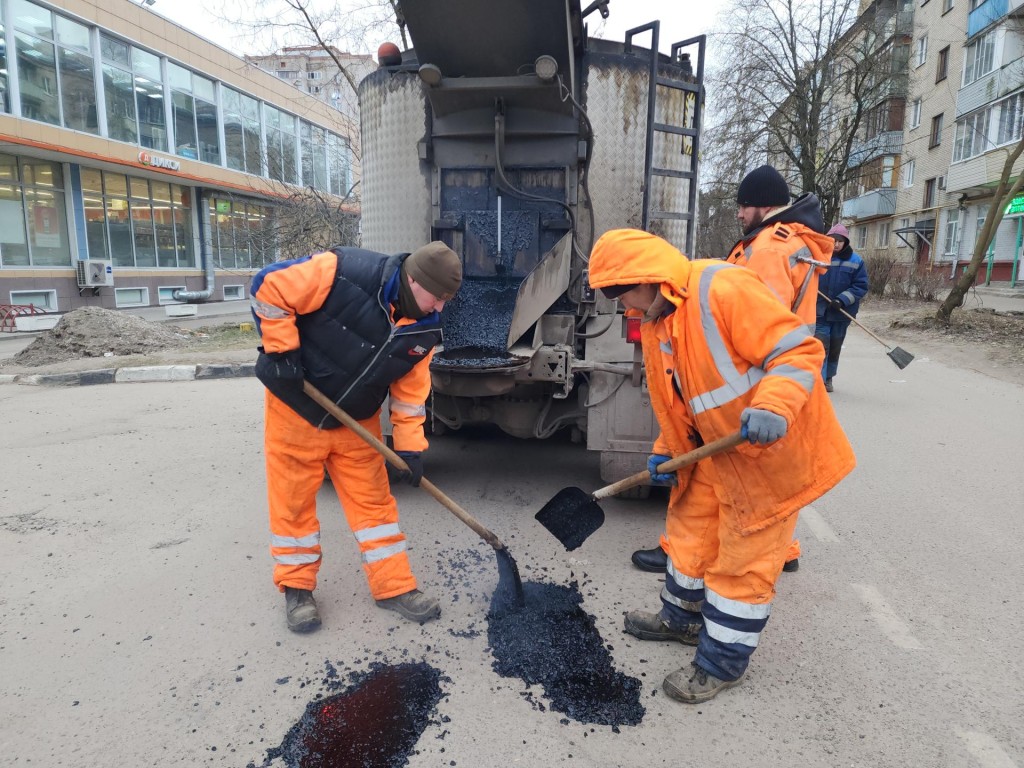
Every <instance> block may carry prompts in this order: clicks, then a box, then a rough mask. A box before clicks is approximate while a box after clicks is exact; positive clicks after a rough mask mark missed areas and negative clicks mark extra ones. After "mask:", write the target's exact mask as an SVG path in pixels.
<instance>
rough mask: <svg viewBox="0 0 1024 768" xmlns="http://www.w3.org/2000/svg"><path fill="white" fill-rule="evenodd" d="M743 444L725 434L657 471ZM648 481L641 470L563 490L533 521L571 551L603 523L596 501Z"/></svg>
mask: <svg viewBox="0 0 1024 768" xmlns="http://www.w3.org/2000/svg"><path fill="white" fill-rule="evenodd" d="M743 442H746V438H745V437H743V435H742V434H740V433H739V432H736V433H734V434H731V435H727V436H726V437H722V438H719V439H718V440H715V441H714V442H711V443H708V444H707V445H702V446H701V447H700V448H697V449H696V450H693V451H690V452H689V453H684V454H683V455H682V456H676V457H675V458H674V459H669V460H668V461H666V462H664V463H662V464H660V465H658V467H657V472H659V473H666V472H674V471H676V470H677V469H682V468H683V467H688V466H690V465H691V464H696V463H697V462H698V461H700V460H701V459H706V458H708V457H709V456H714V455H715V454H718V453H722V452H723V451H727V450H729V449H730V448H735V447H736V446H737V445H739V444H740V443H743ZM650 479H651V473H650V472H648V471H647V470H646V469H645V470H643V471H642V472H637V473H636V474H635V475H630V476H629V477H627V478H625V479H623V480H619V481H618V482H617V483H612V484H611V485H606V486H605V487H604V488H599V489H598V490H596V491H594V492H593V493H587V492H586V491H583V490H580V489H579V488H572V487H570V488H563V489H562V490H560V491H559V492H558V493H556V494H555V495H554V496H553V497H552V499H551V500H550V501H549V502H548V503H547V504H545V505H544V506H543V507H542V508H541V510H540V512H538V513H537V514H536V515H534V518H535V519H536V520H537V522H539V523H540V524H541V525H543V526H544V527H545V528H547V529H548V530H549V531H550V532H551V533H553V534H554V535H555V538H557V539H558V540H559V541H560V542H562V545H563V546H564V547H565V549H566V551H568V552H571V551H572V550H574V549H576V548H577V547H578V546H579V545H580V544H582V543H583V542H584V541H586V540H587V538H588V537H589V536H590V534H592V533H593V532H594V531H596V530H597V529H598V528H600V527H601V525H602V524H603V523H604V510H602V509H601V506H600V505H599V504H598V503H597V502H599V501H600V500H601V499H606V498H608V497H609V496H614V495H615V494H617V493H622V492H623V491H626V490H629V489H630V488H633V487H635V486H637V485H643V484H644V483H646V482H649V481H650Z"/></svg>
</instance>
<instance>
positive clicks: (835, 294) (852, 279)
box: [814, 224, 868, 392]
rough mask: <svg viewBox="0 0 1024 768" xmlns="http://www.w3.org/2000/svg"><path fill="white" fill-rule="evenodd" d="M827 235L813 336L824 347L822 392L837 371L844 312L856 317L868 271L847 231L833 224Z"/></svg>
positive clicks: (846, 319)
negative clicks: (829, 243)
mask: <svg viewBox="0 0 1024 768" xmlns="http://www.w3.org/2000/svg"><path fill="white" fill-rule="evenodd" d="M828 234H829V235H830V236H831V237H832V238H833V239H834V240H835V241H836V243H835V246H833V251H832V264H831V265H830V266H829V268H828V270H827V271H826V272H825V274H824V275H822V276H821V277H820V278H819V280H818V291H819V294H818V308H817V309H818V312H817V319H816V321H815V326H814V336H815V337H816V338H817V339H818V340H820V341H821V343H822V344H823V345H824V346H825V362H824V363H823V364H822V366H821V377H822V378H823V379H824V380H825V391H826V392H831V391H832V377H834V376H835V375H836V371H838V370H839V352H840V350H841V349H842V348H843V340H844V339H846V331H847V329H848V328H849V327H850V318H849V317H847V316H846V315H850V316H852V317H856V315H857V310H858V309H860V300H861V299H862V298H864V296H865V294H867V292H868V271H867V269H865V267H864V259H862V258H861V257H860V256H858V255H857V254H856V253H854V252H853V249H852V248H851V247H850V231H849V230H848V229H847V228H846V227H844V226H843V225H842V224H836V225H835V226H834V227H832V229H830V230H829V231H828ZM822 294H824V295H822ZM844 312H845V313H846V314H845V315H844V314H843V313H844Z"/></svg>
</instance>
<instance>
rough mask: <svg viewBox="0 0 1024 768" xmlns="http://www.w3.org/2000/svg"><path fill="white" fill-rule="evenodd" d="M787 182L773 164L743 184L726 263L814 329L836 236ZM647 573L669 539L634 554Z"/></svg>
mask: <svg viewBox="0 0 1024 768" xmlns="http://www.w3.org/2000/svg"><path fill="white" fill-rule="evenodd" d="M789 201H790V194H789V185H788V184H786V180H785V179H784V178H782V174H780V173H779V172H778V171H777V170H775V169H774V168H772V167H771V166H770V165H762V166H761V167H759V168H755V169H754V170H752V171H751V172H750V173H748V174H747V175H746V176H744V177H743V180H742V181H741V182H740V185H739V189H738V190H737V194H736V202H737V205H738V211H737V215H736V218H737V220H738V221H739V223H740V226H741V227H742V228H743V237H742V238H741V239H740V240H739V242H737V243H736V245H734V246H733V248H732V251H730V253H729V255H728V257H726V261H728V262H729V263H730V264H739V265H740V266H744V267H748V268H749V269H752V270H753V271H754V272H756V273H757V274H758V275H759V276H760V277H761V279H762V280H764V282H765V283H766V284H767V285H768V287H769V288H770V289H771V291H772V293H773V294H774V295H775V297H776V298H777V299H778V300H779V301H780V302H782V304H784V305H785V306H786V307H788V308H789V309H790V310H792V311H793V312H794V313H795V314H796V315H797V316H798V317H799V318H800V319H801V320H803V321H804V323H806V324H807V327H808V328H809V329H810V330H811V332H812V333H813V331H814V328H815V323H816V322H817V300H818V276H819V275H822V274H824V273H825V270H826V269H827V268H828V266H829V264H830V263H831V261H832V255H831V254H832V247H833V243H832V239H831V238H830V237H827V236H826V235H824V234H822V233H823V232H824V231H825V222H824V220H823V219H822V215H821V205H820V203H819V202H818V198H817V197H816V196H815V195H813V194H811V193H807V194H804V195H801V196H800V197H798V198H797V199H796V200H795V201H794V202H793V204H792V205H790V202H789ZM799 558H800V542H799V540H798V539H795V538H794V539H793V541H792V543H791V544H790V547H789V551H788V553H787V554H786V565H785V567H784V569H783V570H786V571H795V570H797V569H798V568H799V567H800V560H799ZM632 560H633V564H634V565H635V566H636V567H637V568H639V569H640V570H643V571H650V572H652V573H664V571H665V567H666V565H667V562H668V555H667V554H666V549H665V537H664V536H662V538H661V542H660V543H659V545H658V546H657V547H653V548H652V549H639V550H637V551H636V552H634V553H633V556H632Z"/></svg>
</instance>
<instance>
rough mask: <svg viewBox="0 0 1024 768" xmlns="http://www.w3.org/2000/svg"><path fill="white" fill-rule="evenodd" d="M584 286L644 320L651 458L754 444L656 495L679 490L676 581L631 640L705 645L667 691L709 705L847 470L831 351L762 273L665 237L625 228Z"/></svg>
mask: <svg viewBox="0 0 1024 768" xmlns="http://www.w3.org/2000/svg"><path fill="white" fill-rule="evenodd" d="M590 284H591V285H592V286H593V287H595V288H600V289H602V290H603V291H604V293H605V295H607V296H609V297H610V298H618V299H619V300H620V301H621V302H622V303H623V305H624V306H625V307H626V309H627V314H632V315H634V316H635V315H641V316H642V322H641V326H640V329H641V342H642V347H643V355H644V366H645V369H646V371H647V384H648V387H649V389H650V395H651V404H652V407H653V408H654V412H655V415H656V417H657V419H658V424H659V426H660V427H661V433H660V435H659V436H658V438H657V440H656V441H655V445H654V451H655V453H656V454H662V455H664V456H677V455H680V454H683V453H686V452H688V451H691V450H693V449H695V448H696V447H698V446H699V445H701V444H703V443H704V442H710V441H712V440H717V439H719V438H722V437H726V436H728V435H730V434H732V433H735V432H737V431H742V433H743V434H744V436H746V437H747V439H748V440H749V443H750V444H749V445H748V444H745V443H744V444H742V445H740V446H739V447H738V448H736V449H734V450H731V451H727V452H725V453H722V454H718V455H716V456H713V457H711V458H708V459H705V460H703V461H701V462H699V463H698V464H696V465H695V466H691V467H688V468H686V469H682V470H679V471H678V472H675V473H669V474H665V475H661V474H658V473H657V472H656V469H655V467H656V465H657V464H656V463H655V464H653V465H649V468H650V471H651V473H652V480H653V481H655V482H660V483H667V484H671V485H673V486H674V487H673V488H672V489H671V491H670V495H669V503H668V513H667V520H666V529H667V544H668V555H669V565H668V577H667V578H666V580H665V587H664V589H663V591H662V593H661V600H662V608H661V611H660V612H659V613H647V612H643V611H632V612H630V613H628V614H627V615H626V619H625V628H626V631H627V632H629V633H630V634H632V635H635V636H636V637H639V638H641V639H643V640H675V641H678V642H681V643H685V644H687V645H696V646H697V653H696V655H695V657H694V661H693V664H692V666H691V667H690V668H682V669H679V670H677V671H675V672H673V673H671V674H670V675H668V676H667V677H666V678H665V681H664V689H665V692H666V693H667V694H668V695H669V696H671V697H673V698H676V699H679V700H681V701H685V702H689V703H697V702H701V701H707V700H708V699H710V698H712V697H713V696H715V695H716V694H718V693H719V692H720V691H722V690H724V689H726V688H729V687H731V686H733V685H736V684H737V683H738V682H739V681H740V680H741V679H742V677H743V675H744V674H745V672H746V669H747V665H748V662H749V658H750V655H751V654H752V653H753V651H754V649H755V648H756V647H757V644H758V640H759V638H760V635H761V632H762V631H763V630H764V627H765V625H766V623H767V621H768V616H769V614H770V612H771V604H772V599H773V598H774V595H775V581H776V579H777V578H778V576H779V574H780V572H781V571H782V566H783V563H784V560H785V556H786V551H787V548H788V546H789V542H790V541H791V540H792V537H793V529H794V527H795V526H796V513H797V511H798V510H799V509H800V508H801V507H803V506H804V505H806V504H809V503H811V502H812V501H814V500H815V499H817V498H819V497H820V496H821V495H822V494H824V493H826V492H827V491H828V490H829V489H831V488H832V487H833V486H834V485H835V484H836V483H838V482H839V481H840V480H841V479H842V478H843V477H844V476H846V475H847V474H848V473H849V472H850V471H851V470H852V469H853V467H854V464H855V459H854V455H853V450H852V448H851V447H850V444H849V442H848V441H847V439H846V436H845V434H844V433H843V430H842V428H841V427H840V426H839V423H838V421H837V420H836V417H835V414H834V412H833V411H832V406H831V404H830V403H829V400H828V396H827V395H826V394H825V390H824V384H823V382H822V379H821V364H822V358H823V356H824V350H823V349H822V346H821V343H820V342H818V341H817V339H815V338H814V336H813V335H812V333H811V331H810V330H809V329H808V328H807V327H806V325H804V324H803V323H801V321H800V319H799V318H797V317H796V315H794V314H793V313H792V312H790V311H789V310H788V309H787V308H786V307H784V306H782V305H781V304H780V303H779V302H778V300H777V299H776V297H775V296H774V295H773V293H772V292H771V290H770V289H769V288H768V287H766V286H765V284H764V283H763V282H762V281H761V280H760V278H758V276H757V275H755V274H754V273H753V272H752V271H750V270H747V269H740V268H738V267H737V266H735V265H731V264H726V263H724V262H721V261H711V260H701V261H689V260H688V259H687V258H686V257H685V256H683V255H682V254H681V253H680V252H679V251H678V250H676V249H675V248H674V247H672V245H670V244H669V243H667V242H666V241H664V240H662V239H661V238H659V237H656V236H655V235H651V234H649V233H647V232H641V231H639V230H631V229H622V230H613V231H611V232H607V233H605V234H604V235H603V236H601V238H600V239H599V240H598V241H597V243H596V245H595V246H594V251H593V253H592V254H591V257H590ZM823 445H827V446H828V450H827V451H823V450H822V449H821V446H823Z"/></svg>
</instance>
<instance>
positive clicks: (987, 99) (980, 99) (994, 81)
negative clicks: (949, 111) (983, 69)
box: [956, 58, 1024, 119]
mask: <svg viewBox="0 0 1024 768" xmlns="http://www.w3.org/2000/svg"><path fill="white" fill-rule="evenodd" d="M1022 64H1024V58H1018V59H1016V60H1014V61H1011V62H1010V63H1009V64H1007V65H1006V66H1003V67H1000V68H999V69H997V70H996V71H995V72H989V73H988V74H987V75H985V76H984V77H981V78H979V79H977V80H975V81H974V82H973V83H971V84H970V85H966V86H964V87H963V88H961V89H960V90H959V92H958V93H957V95H956V117H957V119H959V118H961V117H963V116H964V115H966V114H968V113H970V112H973V111H974V110H976V109H979V108H980V107H983V106H985V105H986V104H990V103H991V102H993V101H996V100H997V99H1000V98H1002V97H1003V96H1006V95H1007V94H1009V93H1011V92H1013V91H1016V90H1017V89H1019V88H1020V84H1021V80H1020V73H1021V66H1022Z"/></svg>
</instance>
